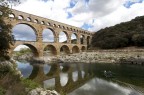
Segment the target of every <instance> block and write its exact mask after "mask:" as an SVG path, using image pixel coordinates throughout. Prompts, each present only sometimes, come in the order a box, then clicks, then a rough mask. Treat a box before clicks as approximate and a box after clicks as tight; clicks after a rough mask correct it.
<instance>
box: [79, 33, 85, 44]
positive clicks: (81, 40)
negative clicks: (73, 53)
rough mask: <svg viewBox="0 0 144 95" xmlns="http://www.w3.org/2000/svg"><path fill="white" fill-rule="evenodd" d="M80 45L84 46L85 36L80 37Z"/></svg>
mask: <svg viewBox="0 0 144 95" xmlns="http://www.w3.org/2000/svg"><path fill="white" fill-rule="evenodd" d="M80 43H81V44H85V35H83V34H82V35H81V36H80Z"/></svg>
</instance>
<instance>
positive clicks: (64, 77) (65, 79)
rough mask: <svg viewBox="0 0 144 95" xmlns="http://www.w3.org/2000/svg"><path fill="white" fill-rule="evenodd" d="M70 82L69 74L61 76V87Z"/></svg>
mask: <svg viewBox="0 0 144 95" xmlns="http://www.w3.org/2000/svg"><path fill="white" fill-rule="evenodd" d="M67 82H68V74H67V73H61V74H60V83H61V86H63V87H64V86H65V85H66V84H67Z"/></svg>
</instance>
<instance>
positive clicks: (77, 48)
mask: <svg viewBox="0 0 144 95" xmlns="http://www.w3.org/2000/svg"><path fill="white" fill-rule="evenodd" d="M79 52H80V49H79V47H78V46H73V48H72V53H79Z"/></svg>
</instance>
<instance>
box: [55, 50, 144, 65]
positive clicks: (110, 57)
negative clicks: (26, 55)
mask: <svg viewBox="0 0 144 95" xmlns="http://www.w3.org/2000/svg"><path fill="white" fill-rule="evenodd" d="M57 58H58V59H59V60H61V61H62V62H65V63H67V62H68V63H71V62H79V63H80V62H82V63H120V62H121V61H122V60H123V59H124V60H126V61H128V60H132V59H133V61H139V62H140V61H141V62H144V49H118V50H95V51H90V52H82V53H77V54H71V55H61V56H58V57H57Z"/></svg>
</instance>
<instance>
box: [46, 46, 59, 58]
mask: <svg viewBox="0 0 144 95" xmlns="http://www.w3.org/2000/svg"><path fill="white" fill-rule="evenodd" d="M44 55H46V56H54V55H57V49H56V47H55V46H54V45H47V46H46V47H45V48H44Z"/></svg>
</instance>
